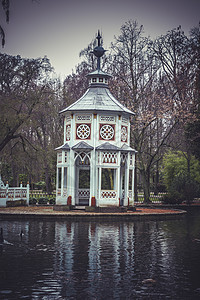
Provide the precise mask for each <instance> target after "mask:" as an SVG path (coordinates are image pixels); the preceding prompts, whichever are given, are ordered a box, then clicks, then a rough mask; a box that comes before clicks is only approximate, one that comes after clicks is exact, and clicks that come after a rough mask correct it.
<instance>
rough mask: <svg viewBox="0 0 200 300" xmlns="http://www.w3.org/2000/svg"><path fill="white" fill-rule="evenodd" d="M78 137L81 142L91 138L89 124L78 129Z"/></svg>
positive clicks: (81, 125)
mask: <svg viewBox="0 0 200 300" xmlns="http://www.w3.org/2000/svg"><path fill="white" fill-rule="evenodd" d="M76 134H77V137H78V138H79V139H81V140H85V139H88V138H89V137H90V127H89V125H87V124H80V125H78V126H77V129H76Z"/></svg>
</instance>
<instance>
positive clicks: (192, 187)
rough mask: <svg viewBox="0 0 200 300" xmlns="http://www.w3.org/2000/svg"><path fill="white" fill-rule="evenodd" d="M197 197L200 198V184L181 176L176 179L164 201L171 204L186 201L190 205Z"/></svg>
mask: <svg viewBox="0 0 200 300" xmlns="http://www.w3.org/2000/svg"><path fill="white" fill-rule="evenodd" d="M196 197H200V184H199V183H198V182H197V181H194V180H191V178H188V177H187V176H185V175H183V174H181V175H179V176H176V177H175V178H174V180H173V182H172V184H171V186H170V187H169V188H168V194H167V195H165V196H164V197H163V199H162V201H163V202H164V203H169V204H180V203H182V202H183V201H185V202H187V203H188V204H189V203H191V201H192V200H193V199H194V198H196Z"/></svg>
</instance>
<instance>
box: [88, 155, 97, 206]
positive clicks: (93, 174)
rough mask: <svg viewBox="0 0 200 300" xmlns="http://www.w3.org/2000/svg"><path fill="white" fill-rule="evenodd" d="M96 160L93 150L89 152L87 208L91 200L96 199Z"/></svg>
mask: <svg viewBox="0 0 200 300" xmlns="http://www.w3.org/2000/svg"><path fill="white" fill-rule="evenodd" d="M95 170H96V160H95V150H92V151H91V159H90V199H89V206H91V198H92V197H95V198H96V192H95V191H96V188H97V187H96V172H95Z"/></svg>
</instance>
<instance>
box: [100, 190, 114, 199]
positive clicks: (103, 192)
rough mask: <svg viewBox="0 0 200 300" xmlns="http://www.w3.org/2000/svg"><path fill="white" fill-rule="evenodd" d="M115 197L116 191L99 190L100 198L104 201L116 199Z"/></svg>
mask: <svg viewBox="0 0 200 300" xmlns="http://www.w3.org/2000/svg"><path fill="white" fill-rule="evenodd" d="M116 197H117V191H116V190H111V191H108V190H101V198H106V199H116Z"/></svg>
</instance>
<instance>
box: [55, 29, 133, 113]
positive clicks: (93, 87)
mask: <svg viewBox="0 0 200 300" xmlns="http://www.w3.org/2000/svg"><path fill="white" fill-rule="evenodd" d="M97 39H98V46H97V47H95V48H94V51H93V53H94V55H95V56H96V57H97V70H95V71H93V72H91V73H89V74H88V75H87V77H89V78H90V85H89V88H88V90H87V91H86V92H85V94H84V95H83V96H82V97H81V98H80V99H78V100H77V101H76V102H74V103H73V104H71V105H70V106H68V107H67V108H65V109H63V110H62V111H61V112H60V113H65V112H67V111H70V112H76V111H80V112H81V111H82V112H109V113H111V112H117V113H125V114H128V115H134V113H133V112H132V111H131V110H129V109H128V108H126V107H125V106H123V105H122V104H121V103H120V102H119V101H118V100H117V99H115V97H114V96H113V95H112V94H111V92H110V90H109V88H108V78H109V77H112V76H111V75H109V74H108V73H105V72H103V71H102V70H101V69H100V58H101V56H102V55H103V54H104V52H105V51H106V50H104V49H103V47H101V46H100V39H101V36H100V33H98V36H97Z"/></svg>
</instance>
